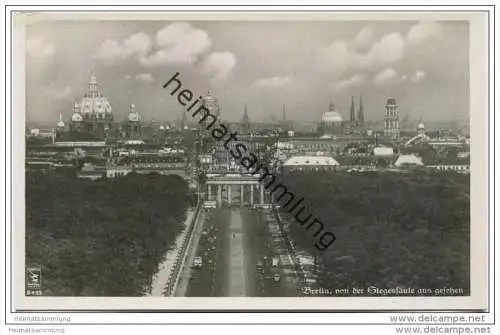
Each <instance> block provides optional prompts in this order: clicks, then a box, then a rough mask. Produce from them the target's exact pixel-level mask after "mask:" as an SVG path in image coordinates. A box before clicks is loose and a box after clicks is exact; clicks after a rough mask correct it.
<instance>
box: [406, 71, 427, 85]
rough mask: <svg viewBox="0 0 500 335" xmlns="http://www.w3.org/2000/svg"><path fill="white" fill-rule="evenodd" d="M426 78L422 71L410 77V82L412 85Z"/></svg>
mask: <svg viewBox="0 0 500 335" xmlns="http://www.w3.org/2000/svg"><path fill="white" fill-rule="evenodd" d="M425 77H426V74H425V72H424V71H417V72H415V73H414V74H412V75H411V77H410V81H411V82H412V83H418V82H419V81H422V80H424V79H425Z"/></svg>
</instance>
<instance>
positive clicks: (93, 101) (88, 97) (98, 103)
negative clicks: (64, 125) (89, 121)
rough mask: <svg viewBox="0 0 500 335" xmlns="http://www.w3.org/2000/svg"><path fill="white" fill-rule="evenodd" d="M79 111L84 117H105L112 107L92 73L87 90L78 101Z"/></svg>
mask: <svg viewBox="0 0 500 335" xmlns="http://www.w3.org/2000/svg"><path fill="white" fill-rule="evenodd" d="M80 106H81V113H82V114H83V116H84V117H85V118H93V119H106V118H107V117H109V116H111V115H112V112H113V109H112V107H111V104H110V103H109V101H108V99H107V98H106V97H105V96H103V95H102V92H101V90H100V89H99V87H98V84H97V79H96V77H95V76H94V75H92V77H91V78H90V82H89V91H88V93H86V94H85V95H84V96H83V98H82V99H81V101H80Z"/></svg>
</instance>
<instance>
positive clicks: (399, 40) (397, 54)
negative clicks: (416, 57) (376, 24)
mask: <svg viewBox="0 0 500 335" xmlns="http://www.w3.org/2000/svg"><path fill="white" fill-rule="evenodd" d="M404 48H405V42H404V38H403V36H402V35H401V34H399V33H391V34H387V35H384V36H383V37H382V38H381V39H380V40H379V41H378V42H376V43H375V44H374V45H373V46H372V47H371V49H370V51H368V53H367V54H365V55H364V56H363V57H361V58H360V64H359V65H360V66H361V67H365V68H374V67H381V66H384V65H388V64H393V63H396V62H397V61H399V60H400V59H401V58H403V53H404Z"/></svg>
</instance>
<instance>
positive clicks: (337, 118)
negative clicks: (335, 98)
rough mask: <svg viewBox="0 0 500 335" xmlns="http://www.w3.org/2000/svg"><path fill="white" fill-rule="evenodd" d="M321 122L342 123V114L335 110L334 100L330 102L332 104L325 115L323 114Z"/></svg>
mask: <svg viewBox="0 0 500 335" xmlns="http://www.w3.org/2000/svg"><path fill="white" fill-rule="evenodd" d="M321 122H323V123H341V122H342V115H340V114H339V113H338V112H337V111H336V110H335V105H334V103H333V102H331V103H330V106H329V107H328V111H327V112H324V113H323V115H322V116H321Z"/></svg>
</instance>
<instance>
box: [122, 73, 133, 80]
mask: <svg viewBox="0 0 500 335" xmlns="http://www.w3.org/2000/svg"><path fill="white" fill-rule="evenodd" d="M123 78H124V79H125V80H130V79H132V75H130V74H126V75H125V77H123Z"/></svg>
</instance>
